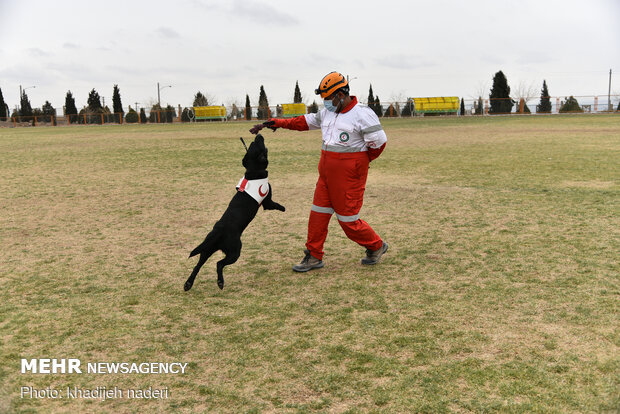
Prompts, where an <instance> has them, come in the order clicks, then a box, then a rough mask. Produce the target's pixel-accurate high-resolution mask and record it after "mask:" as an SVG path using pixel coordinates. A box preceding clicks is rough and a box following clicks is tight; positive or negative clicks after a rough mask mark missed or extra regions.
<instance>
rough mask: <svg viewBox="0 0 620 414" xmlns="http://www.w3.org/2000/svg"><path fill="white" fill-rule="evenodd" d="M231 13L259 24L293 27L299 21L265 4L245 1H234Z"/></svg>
mask: <svg viewBox="0 0 620 414" xmlns="http://www.w3.org/2000/svg"><path fill="white" fill-rule="evenodd" d="M233 11H234V13H235V14H236V15H238V16H241V17H245V18H246V19H249V20H253V21H255V22H256V23H261V24H277V25H284V26H295V25H297V24H299V20H298V19H297V18H296V17H294V16H292V15H290V14H287V13H284V12H281V11H280V10H278V9H276V8H274V7H271V6H269V5H267V4H264V3H263V4H261V3H259V2H254V1H247V0H235V1H234V2H233Z"/></svg>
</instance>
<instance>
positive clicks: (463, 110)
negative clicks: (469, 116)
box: [460, 98, 465, 116]
mask: <svg viewBox="0 0 620 414" xmlns="http://www.w3.org/2000/svg"><path fill="white" fill-rule="evenodd" d="M460 113H461V116H463V115H465V100H464V99H463V98H461V108H460Z"/></svg>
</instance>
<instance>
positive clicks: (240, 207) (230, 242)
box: [184, 134, 285, 291]
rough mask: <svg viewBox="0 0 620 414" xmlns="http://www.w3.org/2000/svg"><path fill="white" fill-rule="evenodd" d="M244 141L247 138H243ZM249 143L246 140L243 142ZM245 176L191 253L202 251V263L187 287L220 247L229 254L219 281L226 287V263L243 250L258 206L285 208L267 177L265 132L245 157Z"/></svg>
mask: <svg viewBox="0 0 620 414" xmlns="http://www.w3.org/2000/svg"><path fill="white" fill-rule="evenodd" d="M241 141H243V139H241ZM243 145H245V142H244V143H243ZM242 163H243V166H244V167H245V175H244V178H242V179H241V181H239V184H238V185H237V192H236V193H235V195H234V197H233V199H232V200H231V201H230V204H228V208H227V209H226V211H225V212H224V215H223V216H222V218H221V219H220V220H219V221H218V222H217V223H215V225H214V226H213V230H211V232H210V233H209V234H207V237H206V238H205V240H204V241H203V242H202V243H200V245H198V247H196V248H195V249H194V250H192V252H191V253H190V255H189V257H192V256H195V255H197V254H198V253H200V259H199V260H198V264H197V265H196V267H194V270H193V271H192V274H191V275H190V276H189V278H188V279H187V281H186V282H185V286H184V288H185V290H186V291H187V290H190V289H191V288H192V285H193V284H194V279H196V275H197V274H198V272H199V271H200V268H201V267H202V265H203V264H205V262H206V261H207V260H208V259H209V257H211V255H212V254H213V253H215V252H216V251H218V250H221V251H222V252H224V254H225V255H226V257H224V258H223V259H222V260H220V261H219V262H217V285H218V286H219V288H220V289H224V274H223V269H224V266H228V265H230V264H233V263H235V262H236V261H237V259H239V255H240V254H241V233H243V230H245V228H246V227H247V226H248V224H250V222H251V221H252V220H253V219H254V217H255V216H256V213H257V212H258V207H259V206H260V205H262V206H263V208H264V209H265V210H280V211H284V210H285V209H284V207H283V206H281V205H280V204H278V203H276V202H274V201H273V200H272V199H271V195H272V191H271V185H270V184H269V182H268V181H267V165H268V164H269V161H268V160H267V148H266V147H265V140H264V139H263V136H262V135H260V134H259V135H257V136H256V138H255V139H254V142H252V143H251V144H250V148H249V149H247V151H246V153H245V156H244V157H243V162H242Z"/></svg>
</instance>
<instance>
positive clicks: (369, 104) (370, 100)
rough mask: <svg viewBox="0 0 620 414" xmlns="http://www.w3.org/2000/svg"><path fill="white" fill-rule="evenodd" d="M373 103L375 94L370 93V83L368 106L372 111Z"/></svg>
mask: <svg viewBox="0 0 620 414" xmlns="http://www.w3.org/2000/svg"><path fill="white" fill-rule="evenodd" d="M374 105H375V95H374V94H373V93H372V83H371V84H370V88H369V89H368V106H369V107H370V109H372V110H373V111H374Z"/></svg>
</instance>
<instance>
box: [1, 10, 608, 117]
mask: <svg viewBox="0 0 620 414" xmlns="http://www.w3.org/2000/svg"><path fill="white" fill-rule="evenodd" d="M609 69H612V70H613V77H612V93H618V94H620V0H519V1H504V0H468V1H461V0H431V1H428V0H427V1H418V0H408V1H400V0H390V1H368V0H357V1H340V2H337V1H333V0H313V1H305V2H299V1H291V0H289V1H285V0H256V1H250V0H229V1H221V0H220V1H214V0H179V1H174V0H167V1H159V0H151V1H125V0H123V1H116V0H105V1H99V2H90V1H63V0H60V1H49V0H46V1H39V0H28V1H22V0H14V1H12V0H0V89H2V93H3V95H4V99H5V101H6V102H7V103H8V104H9V106H10V107H11V109H13V108H14V107H15V105H16V104H17V103H18V96H19V86H20V85H22V86H23V87H24V88H25V87H29V86H33V85H34V86H36V88H33V89H28V90H27V94H28V96H29V98H30V101H31V104H32V106H33V107H40V106H41V105H42V104H43V103H44V102H45V101H46V100H49V101H50V102H51V103H52V105H53V106H55V107H56V108H62V106H63V104H64V98H65V95H66V93H67V91H68V90H71V91H72V92H73V94H74V96H75V98H76V104H77V106H78V108H81V107H82V106H84V105H85V104H86V99H87V96H88V92H89V91H90V90H91V89H93V88H95V89H96V90H97V91H98V92H99V94H100V95H101V96H103V97H105V103H106V104H107V105H109V106H110V107H111V101H112V90H113V86H114V85H115V84H118V85H119V88H120V91H121V97H122V101H123V105H124V107H125V108H127V106H128V105H132V106H134V104H135V103H136V102H138V103H139V106H146V105H149V104H151V103H153V102H156V101H157V82H160V84H161V86H166V85H172V88H164V89H162V90H161V100H162V104H164V105H165V104H172V105H174V106H176V105H178V104H181V105H182V106H190V105H191V104H192V101H193V96H194V95H195V94H196V92H197V91H202V92H203V93H205V94H207V95H208V96H210V97H212V98H214V101H215V102H214V103H215V104H221V103H224V104H227V105H228V104H231V103H233V102H237V103H238V104H244V103H245V95H246V94H248V95H249V96H250V100H251V102H252V104H253V105H256V104H257V103H258V95H259V89H260V85H264V87H265V90H266V92H267V96H268V98H269V103H270V104H272V105H275V104H277V103H287V102H292V99H293V90H294V87H295V81H299V86H300V88H301V92H302V95H303V96H304V99H305V101H306V102H307V103H311V102H312V100H313V99H315V96H314V93H313V91H314V89H315V88H316V87H317V85H318V82H319V81H320V79H321V78H322V77H323V76H324V75H325V74H326V73H328V72H330V71H332V70H336V71H339V72H341V73H343V74H345V75H348V76H350V77H351V78H352V81H351V91H352V94H354V95H358V96H359V97H360V99H361V100H362V101H366V98H367V96H368V87H369V84H371V83H372V86H373V89H374V92H375V94H376V95H379V97H380V98H381V101H382V102H386V101H391V100H396V99H398V100H403V99H405V98H406V97H420V96H459V97H464V98H465V99H471V98H474V97H476V96H478V95H480V94H482V93H483V94H485V95H486V96H488V93H489V89H490V87H491V84H492V78H493V74H494V73H495V72H497V71H498V70H502V71H503V72H504V73H505V75H506V76H507V78H508V83H509V85H510V86H511V88H512V89H513V91H514V90H515V89H517V88H519V87H521V88H529V87H533V89H534V90H535V91H536V94H537V95H538V94H539V93H540V92H539V91H540V89H541V86H542V82H543V79H546V80H547V84H548V85H549V91H550V94H551V95H552V96H568V95H576V96H579V95H606V94H607V89H608V80H609Z"/></svg>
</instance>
